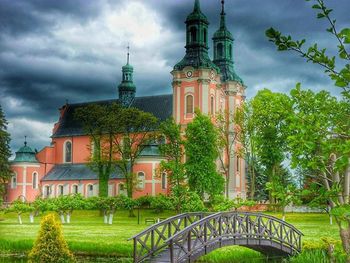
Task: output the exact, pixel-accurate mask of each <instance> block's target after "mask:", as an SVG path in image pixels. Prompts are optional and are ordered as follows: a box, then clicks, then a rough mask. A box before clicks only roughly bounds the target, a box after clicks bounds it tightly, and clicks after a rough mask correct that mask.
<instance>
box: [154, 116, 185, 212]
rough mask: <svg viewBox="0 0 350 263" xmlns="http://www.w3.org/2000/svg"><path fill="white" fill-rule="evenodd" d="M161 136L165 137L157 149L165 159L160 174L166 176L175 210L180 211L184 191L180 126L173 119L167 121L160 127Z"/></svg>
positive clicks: (182, 148) (182, 144)
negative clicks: (164, 173) (165, 174)
mask: <svg viewBox="0 0 350 263" xmlns="http://www.w3.org/2000/svg"><path fill="white" fill-rule="evenodd" d="M160 133H161V136H165V142H164V144H161V145H160V147H159V150H160V153H161V154H162V156H163V157H164V158H165V159H166V160H165V161H161V163H160V172H161V173H163V172H166V173H167V175H168V185H169V187H170V189H171V194H172V196H173V197H174V198H173V200H174V201H175V204H174V206H175V209H176V211H177V212H179V211H180V209H181V206H182V205H183V202H184V198H185V194H184V193H185V191H186V183H185V164H184V162H183V161H184V140H183V139H182V136H181V125H179V124H177V123H175V121H174V119H173V118H171V119H168V120H166V121H165V122H163V123H162V124H161V125H160Z"/></svg>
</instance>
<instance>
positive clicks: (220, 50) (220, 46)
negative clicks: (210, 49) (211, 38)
mask: <svg viewBox="0 0 350 263" xmlns="http://www.w3.org/2000/svg"><path fill="white" fill-rule="evenodd" d="M216 53H217V55H218V57H219V58H222V57H223V56H224V45H223V44H222V43H219V44H217V46H216Z"/></svg>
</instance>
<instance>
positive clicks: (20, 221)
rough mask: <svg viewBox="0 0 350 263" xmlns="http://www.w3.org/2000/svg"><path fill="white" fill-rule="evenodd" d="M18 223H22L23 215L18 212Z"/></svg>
mask: <svg viewBox="0 0 350 263" xmlns="http://www.w3.org/2000/svg"><path fill="white" fill-rule="evenodd" d="M18 223H19V224H20V225H22V217H21V214H18Z"/></svg>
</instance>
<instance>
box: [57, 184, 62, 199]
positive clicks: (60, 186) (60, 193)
mask: <svg viewBox="0 0 350 263" xmlns="http://www.w3.org/2000/svg"><path fill="white" fill-rule="evenodd" d="M57 195H58V196H62V195H63V185H59V186H58V191H57Z"/></svg>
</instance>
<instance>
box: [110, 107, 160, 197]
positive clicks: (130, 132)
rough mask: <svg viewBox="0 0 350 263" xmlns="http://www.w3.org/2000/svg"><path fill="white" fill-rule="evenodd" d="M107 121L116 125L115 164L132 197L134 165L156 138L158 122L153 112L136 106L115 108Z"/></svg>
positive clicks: (134, 179) (114, 139)
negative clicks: (144, 110)
mask: <svg viewBox="0 0 350 263" xmlns="http://www.w3.org/2000/svg"><path fill="white" fill-rule="evenodd" d="M109 121H110V122H111V123H113V124H115V127H116V130H115V134H116V135H115V136H113V145H114V149H115V153H116V154H117V159H116V165H117V167H118V168H119V169H120V170H121V171H122V173H123V175H124V177H125V182H126V189H127V194H128V197H130V198H132V196H133V193H134V189H135V185H136V184H137V183H138V181H137V179H136V175H135V174H134V172H133V169H134V165H135V163H136V160H137V159H138V158H139V157H140V155H141V154H142V151H143V150H144V149H145V148H146V147H147V146H149V144H150V143H152V142H154V140H155V139H156V135H157V133H158V132H157V129H159V122H158V119H157V118H156V117H155V116H154V115H153V114H151V113H148V112H143V111H141V110H139V109H136V108H122V109H121V111H120V110H119V109H116V110H115V112H114V113H113V115H112V118H111V119H110V120H109Z"/></svg>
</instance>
